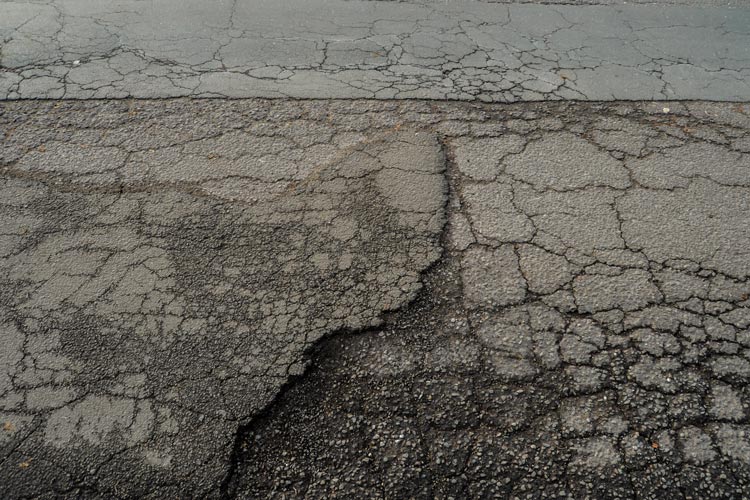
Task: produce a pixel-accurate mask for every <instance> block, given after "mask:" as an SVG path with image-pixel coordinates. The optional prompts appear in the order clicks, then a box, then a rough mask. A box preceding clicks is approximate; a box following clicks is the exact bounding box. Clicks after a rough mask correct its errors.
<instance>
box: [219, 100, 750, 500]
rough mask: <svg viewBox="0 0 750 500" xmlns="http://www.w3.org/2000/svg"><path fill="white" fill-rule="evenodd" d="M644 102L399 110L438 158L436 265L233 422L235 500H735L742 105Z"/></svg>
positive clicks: (747, 198) (749, 185) (739, 445)
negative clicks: (404, 298) (440, 217)
mask: <svg viewBox="0 0 750 500" xmlns="http://www.w3.org/2000/svg"><path fill="white" fill-rule="evenodd" d="M662 106H663V105H632V106H631V105H622V104H616V105H582V104H579V105H571V104H565V105H554V106H550V105H544V106H541V105H537V106H529V105H526V106H513V107H502V108H497V107H484V108H479V107H459V106H456V107H451V106H440V107H432V108H430V107H429V106H427V105H421V106H416V105H415V106H414V107H407V108H396V109H398V110H404V109H405V111H401V113H400V114H399V116H404V117H405V119H406V120H417V121H426V122H428V123H430V128H431V129H433V130H435V131H436V132H437V133H439V134H441V135H442V136H443V137H444V140H445V143H446V145H447V148H448V149H447V150H448V152H449V157H450V158H452V166H451V168H450V172H451V173H450V185H451V188H452V195H451V202H450V209H449V211H450V215H449V224H448V231H447V234H446V237H445V241H444V243H445V246H446V255H445V257H444V259H443V261H442V262H441V264H440V265H439V266H438V267H437V268H435V269H434V270H433V271H431V272H430V277H429V284H428V286H427V287H426V289H425V291H424V293H423V294H422V295H421V296H420V298H419V299H418V301H417V303H416V304H414V305H413V306H410V307H409V308H408V309H407V310H406V311H404V312H403V313H397V314H396V315H394V316H393V317H391V318H390V319H389V320H388V321H387V325H388V327H387V328H385V329H383V330H382V331H380V332H379V333H378V332H373V333H366V334H363V335H358V336H344V337H341V338H337V339H334V340H332V341H329V342H328V343H327V345H326V347H325V348H323V350H322V353H321V354H320V355H319V356H318V357H317V359H316V361H315V363H314V366H315V368H314V369H313V371H312V372H311V373H309V374H308V376H307V377H306V378H305V379H304V380H303V381H301V382H300V383H299V384H297V385H295V386H293V387H292V388H291V389H290V390H289V391H288V392H287V393H286V394H285V395H284V396H283V397H282V398H281V399H280V400H279V401H278V402H277V404H276V405H275V406H274V408H273V409H272V410H271V411H270V412H268V413H267V414H266V415H265V416H264V417H263V418H262V419H259V420H258V421H256V422H254V423H253V425H251V426H250V427H249V428H247V429H246V430H245V433H244V435H243V436H244V437H243V439H242V440H241V442H240V446H239V447H238V448H239V449H240V450H244V451H243V452H242V454H241V456H242V457H243V461H242V462H241V466H240V467H239V468H238V470H237V471H236V472H235V474H234V478H235V481H234V483H233V488H232V489H230V491H234V492H235V493H236V495H237V497H238V498H543V497H549V498H618V497H619V498H633V497H638V498H685V497H688V498H690V497H692V498H742V497H745V496H746V495H747V492H748V491H750V426H748V415H749V410H750V408H749V404H750V387H749V386H748V380H749V379H750V281H749V280H748V275H749V274H750V255H749V253H750V107H749V106H747V105H745V106H732V105H706V104H689V105H685V106H682V105H678V106H671V108H672V109H670V111H669V113H667V114H665V113H663V109H662ZM341 120H342V121H343V123H351V122H350V120H351V118H341ZM374 120H377V118H373V121H374Z"/></svg>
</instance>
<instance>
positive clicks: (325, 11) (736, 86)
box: [0, 0, 750, 102]
mask: <svg viewBox="0 0 750 500" xmlns="http://www.w3.org/2000/svg"><path fill="white" fill-rule="evenodd" d="M678 1H679V0H678ZM583 3H587V2H583ZM667 3H668V2H667ZM680 3H683V2H680ZM686 3H694V4H695V5H688V6H686V5H680V6H674V5H662V4H649V5H626V4H612V5H585V6H580V5H536V4H527V5H512V4H511V5H506V4H501V3H497V2H482V1H414V2H398V1H364V0H284V1H271V0H253V1H237V0H221V1H208V2H207V1H205V0H160V1H158V2H155V1H144V0H116V1H113V0H107V1H97V2H92V1H90V0H42V1H34V2H28V1H19V2H15V1H7V0H3V1H0V99H19V98H20V99H26V98H75V99H85V98H120V97H147V98H148V97H175V96H192V97H295V98H330V97H340V98H344V97H346V98H378V99H392V98H395V99H408V98H426V99H455V100H481V101H494V102H514V101H538V100H560V99H575V100H612V99H625V100H653V99H657V100H663V99H706V100H720V101H747V100H748V99H750V4H748V2H747V1H746V0H736V1H729V2H713V1H707V2H700V1H698V2H686ZM707 4H714V5H707ZM699 6H700V7H699Z"/></svg>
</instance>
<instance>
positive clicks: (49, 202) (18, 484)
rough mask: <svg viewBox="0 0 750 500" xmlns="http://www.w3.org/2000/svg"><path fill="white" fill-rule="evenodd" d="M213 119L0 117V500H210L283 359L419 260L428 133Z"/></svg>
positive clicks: (300, 351)
mask: <svg viewBox="0 0 750 500" xmlns="http://www.w3.org/2000/svg"><path fill="white" fill-rule="evenodd" d="M234 108H235V106H234V105H224V106H220V107H219V108H217V107H215V106H212V107H211V108H206V109H200V108H198V109H196V107H195V106H190V105H188V104H187V103H181V104H176V105H175V104H159V105H156V106H150V105H146V106H144V108H143V109H141V108H140V105H138V104H136V105H134V107H132V108H129V107H128V105H127V103H122V102H114V103H107V104H101V105H98V104H87V105H73V104H62V105H53V104H52V103H44V104H40V105H37V106H29V105H21V104H15V105H6V106H3V108H2V118H1V120H2V125H1V126H2V132H3V133H4V139H3V142H2V144H3V147H2V149H1V150H0V155H2V159H1V160H0V162H1V164H2V178H1V180H0V200H1V201H0V207H1V208H0V221H1V222H0V224H1V225H0V228H1V229H0V234H1V235H2V238H1V239H0V241H2V247H1V248H0V253H1V254H0V338H2V348H1V349H0V426H3V427H2V429H0V439H1V440H2V441H0V449H2V453H1V456H2V459H1V460H2V465H0V492H1V494H0V496H2V497H3V498H10V497H14V498H15V497H27V496H36V495H50V494H52V493H54V494H56V495H61V494H66V493H68V494H70V495H75V494H77V493H79V492H80V491H83V492H86V491H88V489H89V488H91V489H92V490H91V491H94V492H95V493H96V494H97V495H102V496H105V497H111V496H142V495H143V494H145V493H151V494H153V495H155V496H156V497H158V498H165V497H171V498H178V497H184V495H190V496H195V497H202V496H204V495H206V494H211V493H214V494H215V493H217V490H218V487H219V485H220V484H221V481H222V479H223V477H224V476H225V475H226V473H227V469H228V465H229V457H230V453H231V451H232V448H233V444H234V440H235V433H236V431H237V427H238V425H239V424H240V423H242V422H243V421H247V419H249V418H250V417H252V416H253V415H254V414H255V413H257V412H258V411H259V410H261V409H262V408H264V407H265V406H266V405H267V404H268V403H269V401H271V400H272V399H273V398H274V397H275V395H276V393H277V391H278V390H279V388H280V387H281V386H282V385H283V384H284V383H286V382H287V380H288V379H289V377H290V376H293V375H295V374H299V373H301V372H302V370H303V366H304V363H305V356H304V352H305V351H306V350H308V349H309V348H310V346H311V345H312V344H314V343H315V342H316V341H317V340H318V339H320V338H321V337H322V336H324V335H326V334H329V333H331V332H338V331H347V330H357V329H362V328H368V327H373V326H376V325H378V324H379V321H380V319H379V318H380V314H381V313H382V312H383V311H388V310H390V309H394V308H397V307H399V306H402V305H404V304H405V303H407V302H408V301H409V300H410V299H412V298H413V297H414V295H415V293H416V292H417V290H418V289H419V288H420V286H421V285H420V281H419V273H420V271H422V270H423V269H425V268H426V267H427V266H429V265H430V264H431V263H433V262H434V261H435V260H436V259H437V258H438V257H439V255H440V247H439V245H438V238H439V235H440V233H441V230H442V227H443V218H444V217H443V207H444V204H445V179H444V176H443V175H442V173H441V172H442V169H443V165H444V161H443V156H442V155H443V153H442V150H441V148H440V145H439V144H438V143H437V141H436V138H435V135H434V134H427V133H424V132H416V131H414V130H409V129H401V130H400V131H397V130H395V129H391V130H383V131H380V132H373V133H369V131H367V132H365V133H353V132H348V131H346V130H336V129H334V128H333V127H331V126H330V125H327V124H326V123H325V122H321V121H318V120H310V119H301V118H300V113H299V112H298V111H297V110H296V109H295V108H296V106H294V105H286V106H282V107H281V108H274V107H272V106H268V105H263V104H262V105H260V106H258V105H249V106H248V105H244V106H240V108H241V109H239V110H235V109H234Z"/></svg>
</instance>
